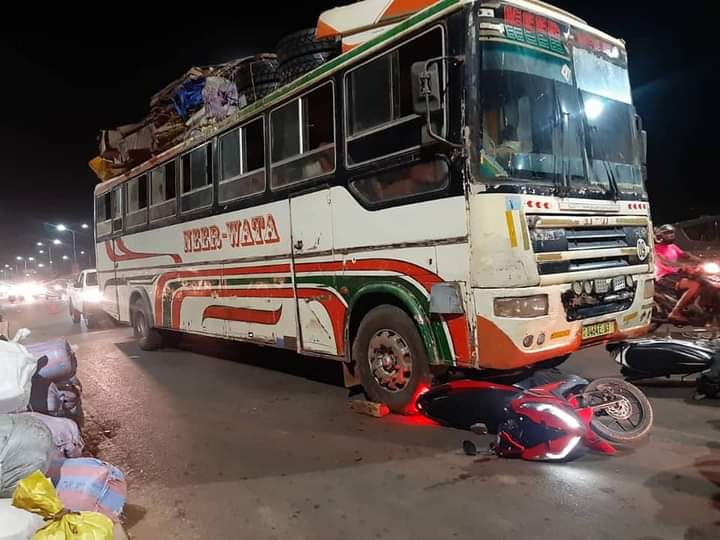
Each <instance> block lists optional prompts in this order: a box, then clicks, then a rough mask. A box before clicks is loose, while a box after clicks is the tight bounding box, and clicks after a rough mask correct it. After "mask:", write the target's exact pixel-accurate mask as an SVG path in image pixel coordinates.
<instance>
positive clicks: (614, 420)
mask: <svg viewBox="0 0 720 540" xmlns="http://www.w3.org/2000/svg"><path fill="white" fill-rule="evenodd" d="M607 401H617V403H616V404H614V405H612V406H610V407H607V408H604V409H598V410H596V411H595V415H594V420H595V421H597V422H600V423H601V424H602V425H603V426H604V427H605V428H606V429H609V430H612V431H616V432H619V433H632V432H634V431H636V430H637V429H639V428H640V427H641V425H642V422H643V419H644V418H643V410H642V404H641V403H640V400H639V399H638V398H636V397H635V396H634V395H632V393H630V392H627V391H625V390H624V389H623V388H621V387H617V386H615V385H612V384H604V385H602V386H599V387H598V388H597V392H594V393H593V394H591V396H590V403H589V404H590V405H591V406H593V405H600V404H602V403H603V402H607Z"/></svg>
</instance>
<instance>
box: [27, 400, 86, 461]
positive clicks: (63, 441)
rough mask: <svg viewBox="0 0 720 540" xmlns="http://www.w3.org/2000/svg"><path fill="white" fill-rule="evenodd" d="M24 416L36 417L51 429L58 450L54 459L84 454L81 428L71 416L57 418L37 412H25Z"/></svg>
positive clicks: (77, 456) (76, 456)
mask: <svg viewBox="0 0 720 540" xmlns="http://www.w3.org/2000/svg"><path fill="white" fill-rule="evenodd" d="M22 416H31V417H33V418H36V419H38V420H40V421H41V422H42V423H43V424H45V425H46V426H47V428H48V429H49V430H50V433H51V434H52V439H53V443H54V444H55V450H56V452H55V453H54V454H53V460H55V459H64V458H79V457H81V456H82V454H83V449H84V448H85V443H84V441H83V438H82V435H81V434H80V428H79V427H78V425H77V424H76V423H75V422H73V421H72V420H70V419H69V418H57V417H54V416H48V415H46V414H40V413H35V412H31V413H24V414H23V415H22Z"/></svg>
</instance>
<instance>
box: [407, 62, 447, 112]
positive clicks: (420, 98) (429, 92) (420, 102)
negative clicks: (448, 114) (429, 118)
mask: <svg viewBox="0 0 720 540" xmlns="http://www.w3.org/2000/svg"><path fill="white" fill-rule="evenodd" d="M429 64H430V62H415V63H414V64H413V65H412V67H411V77H412V97H413V111H414V112H415V114H419V115H422V116H424V115H426V114H427V113H428V112H434V111H439V110H440V109H442V97H441V95H440V70H439V69H438V65H437V63H436V62H435V63H433V64H432V65H429Z"/></svg>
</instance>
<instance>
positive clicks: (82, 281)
mask: <svg viewBox="0 0 720 540" xmlns="http://www.w3.org/2000/svg"><path fill="white" fill-rule="evenodd" d="M67 295H68V312H69V313H70V317H72V320H73V322H74V323H75V324H80V321H81V320H82V319H85V326H87V328H88V330H93V329H95V328H97V327H98V326H99V324H100V321H101V320H102V319H103V318H104V317H105V312H104V311H103V310H102V299H103V295H102V293H101V292H100V287H99V286H98V278H97V271H96V270H95V269H88V270H83V271H82V272H80V274H79V275H78V276H77V278H76V279H75V281H74V282H72V283H71V284H70V286H69V287H68V289H67Z"/></svg>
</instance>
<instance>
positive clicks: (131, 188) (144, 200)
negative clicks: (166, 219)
mask: <svg viewBox="0 0 720 540" xmlns="http://www.w3.org/2000/svg"><path fill="white" fill-rule="evenodd" d="M127 198H128V200H127V206H128V207H127V215H126V217H125V219H126V220H127V224H126V225H127V228H128V229H130V228H134V227H141V226H143V225H147V219H148V176H147V174H143V175H142V176H139V177H138V178H134V179H133V180H130V181H129V182H128V183H127Z"/></svg>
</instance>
